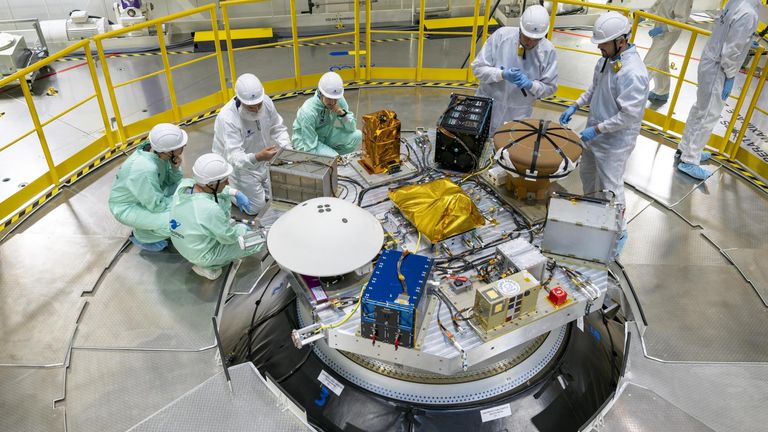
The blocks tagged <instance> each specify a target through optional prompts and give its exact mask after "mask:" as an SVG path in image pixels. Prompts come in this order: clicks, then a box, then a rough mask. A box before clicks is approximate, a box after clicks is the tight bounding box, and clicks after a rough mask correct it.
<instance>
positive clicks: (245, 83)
mask: <svg viewBox="0 0 768 432" xmlns="http://www.w3.org/2000/svg"><path fill="white" fill-rule="evenodd" d="M235 94H236V95H237V98H238V99H240V102H242V103H244V104H246V105H257V104H260V103H261V101H263V100H264V86H263V85H262V84H261V81H259V79H258V78H256V75H254V74H249V73H247V74H243V75H240V76H239V77H237V82H235Z"/></svg>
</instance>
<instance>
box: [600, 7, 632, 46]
mask: <svg viewBox="0 0 768 432" xmlns="http://www.w3.org/2000/svg"><path fill="white" fill-rule="evenodd" d="M631 30H632V26H630V25H629V20H628V19H627V17H625V16H624V15H622V14H620V13H618V12H615V11H610V12H606V13H604V14H602V15H600V17H599V18H597V21H595V28H594V29H593V30H592V43H594V44H601V43H604V42H608V41H612V40H614V39H616V38H618V37H619V36H624V35H626V34H629V32H630V31H631Z"/></svg>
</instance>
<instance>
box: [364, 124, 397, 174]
mask: <svg viewBox="0 0 768 432" xmlns="http://www.w3.org/2000/svg"><path fill="white" fill-rule="evenodd" d="M399 164H400V120H398V119H397V113H395V112H394V111H390V110H381V111H376V112H375V113H371V114H366V115H364V116H363V158H362V159H360V165H362V166H363V167H364V168H365V170H366V171H368V174H381V173H383V172H387V171H388V169H389V167H390V166H392V165H399Z"/></svg>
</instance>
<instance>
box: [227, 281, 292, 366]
mask: <svg viewBox="0 0 768 432" xmlns="http://www.w3.org/2000/svg"><path fill="white" fill-rule="evenodd" d="M294 300H296V296H294V297H293V298H291V299H290V300H288V301H287V302H286V303H285V304H284V305H282V306H280V307H279V308H277V309H275V311H273V312H270V313H269V314H267V315H266V316H265V317H263V318H262V319H260V320H258V321H257V322H256V323H255V324H254V325H253V326H252V328H251V330H250V331H251V333H252V332H253V331H255V330H256V329H258V328H259V327H261V326H262V325H264V324H266V323H267V322H269V320H271V319H272V318H274V317H276V316H278V315H280V314H281V313H283V311H285V309H286V308H287V307H288V306H290V305H291V303H292V302H293V301H294ZM247 336H248V335H247V334H244V335H243V336H242V337H240V340H238V341H237V344H236V347H237V346H240V344H241V341H242V340H243V338H244V337H247ZM249 339H250V337H249ZM234 351H239V350H238V349H234ZM246 360H250V358H246Z"/></svg>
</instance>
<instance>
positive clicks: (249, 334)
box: [246, 270, 280, 359]
mask: <svg viewBox="0 0 768 432" xmlns="http://www.w3.org/2000/svg"><path fill="white" fill-rule="evenodd" d="M279 274H280V271H279V270H278V271H276V272H275V274H273V275H272V277H271V278H269V282H267V284H266V285H265V286H264V290H263V291H262V292H261V296H259V299H258V300H256V303H255V305H256V307H254V308H253V314H251V324H250V326H248V331H247V332H246V334H247V335H248V356H247V357H246V358H248V359H250V358H251V352H252V346H251V335H252V332H253V329H254V326H253V322H254V320H256V311H258V310H259V306H260V305H261V301H262V300H263V299H264V295H265V294H266V293H267V291H269V286H270V285H271V284H272V281H274V280H275V277H277V275H279Z"/></svg>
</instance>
